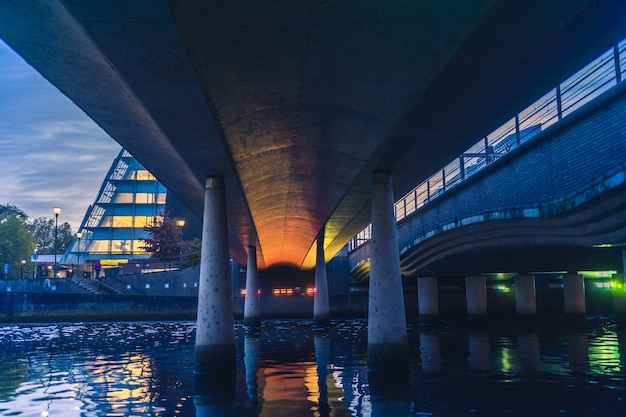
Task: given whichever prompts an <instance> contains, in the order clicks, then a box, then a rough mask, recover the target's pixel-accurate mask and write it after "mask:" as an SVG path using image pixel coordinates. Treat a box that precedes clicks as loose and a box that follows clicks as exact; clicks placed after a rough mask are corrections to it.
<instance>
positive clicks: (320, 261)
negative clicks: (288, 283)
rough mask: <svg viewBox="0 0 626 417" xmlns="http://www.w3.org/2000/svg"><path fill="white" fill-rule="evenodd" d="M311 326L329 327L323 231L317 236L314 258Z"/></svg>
mask: <svg viewBox="0 0 626 417" xmlns="http://www.w3.org/2000/svg"><path fill="white" fill-rule="evenodd" d="M313 324H314V325H315V326H321V327H325V326H329V325H330V304H329V302H328V276H327V274H326V258H325V257H324V229H322V231H321V232H320V234H319V235H318V236H317V252H316V258H315V295H314V298H313Z"/></svg>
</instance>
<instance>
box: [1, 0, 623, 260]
mask: <svg viewBox="0 0 626 417" xmlns="http://www.w3.org/2000/svg"><path fill="white" fill-rule="evenodd" d="M624 21H626V3H624V2H622V1H608V0H607V1H600V0H596V1H593V0H571V1H567V2H546V1H530V2H529V1H527V0H513V1H512V0H502V1H495V0H494V1H488V0H485V1H478V2H430V3H429V4H428V5H424V4H423V3H421V2H377V1H359V2H352V3H341V2H327V1H311V2H276V1H273V0H271V1H270V0H267V1H255V2H249V1H229V2H221V3H215V2H206V1H200V0H185V1H182V0H180V1H178V0H169V1H165V0H163V1H158V0H154V1H107V2H93V1H88V0H42V1H38V2H34V3H29V4H28V5H27V6H26V5H25V4H24V2H22V1H18V0H15V1H3V2H0V37H1V38H2V39H4V40H5V41H6V42H7V43H8V44H9V45H10V46H11V47H12V48H13V49H14V50H15V51H16V52H17V53H19V54H20V55H21V56H22V57H24V58H25V59H26V61H27V62H29V63H30V64H31V65H32V66H33V67H34V68H35V69H37V70H38V71H39V72H41V73H42V74H43V75H44V77H46V78H47V79H48V80H50V82H52V83H53V84H54V85H55V86H56V87H58V88H59V89H60V90H61V91H62V92H63V93H64V94H66V95H67V96H68V97H69V98H70V99H71V100H72V101H73V102H74V103H76V104H77V105H78V106H79V107H80V108H82V109H83V110H84V111H85V112H86V113H87V114H88V115H89V116H90V117H92V118H93V119H94V120H95V121H96V122H97V123H98V124H99V125H100V126H101V127H102V128H103V129H104V130H105V131H107V132H108V133H109V134H110V135H111V136H112V137H113V138H114V139H115V140H116V141H118V142H119V143H120V144H121V145H122V146H123V147H124V148H126V149H128V150H129V151H130V152H131V153H132V154H133V155H134V156H135V157H136V158H137V159H138V160H139V161H141V163H142V164H143V165H144V166H146V167H147V168H148V169H149V170H150V171H152V172H153V173H154V174H155V175H156V177H157V178H158V179H159V180H160V181H161V182H162V183H163V184H164V185H165V186H166V187H167V188H168V190H170V192H172V193H173V194H175V195H176V196H177V197H178V198H179V199H180V200H181V201H183V202H184V203H185V204H186V205H187V206H188V207H189V208H190V209H191V210H192V211H193V212H194V213H195V214H196V215H198V217H201V215H202V210H203V199H204V184H205V178H206V177H208V176H222V177H224V178H225V182H226V192H227V207H228V222H229V232H230V248H231V254H232V255H233V256H234V257H235V259H236V260H237V262H238V263H239V264H240V265H244V264H245V263H246V254H245V252H246V250H247V246H248V245H254V246H256V248H257V256H258V266H259V268H260V269H268V268H277V267H281V266H288V267H290V268H302V269H309V268H312V267H313V266H314V264H315V245H314V242H315V239H316V236H317V235H318V233H319V232H320V231H321V230H323V228H324V227H325V240H324V241H325V251H326V259H330V258H331V257H332V256H333V255H334V254H335V253H336V252H337V251H338V250H339V249H340V248H341V247H343V246H344V245H345V243H346V242H347V241H348V240H349V239H350V238H352V237H353V236H354V235H355V234H356V233H358V232H359V231H360V230H361V229H362V228H363V227H365V226H366V225H367V224H368V223H369V222H370V198H371V181H372V173H373V172H374V171H376V170H386V171H391V172H392V176H393V178H394V183H393V184H394V191H395V194H396V195H401V194H403V193H405V192H407V191H408V190H409V189H410V188H412V186H413V185H415V184H416V183H418V182H420V181H421V180H423V179H424V178H426V177H427V176H428V175H430V174H431V173H432V172H433V171H434V170H436V169H438V168H439V167H441V166H443V165H444V164H446V163H447V162H448V161H450V160H451V159H452V158H454V157H455V156H456V155H458V154H459V153H461V152H463V151H464V150H465V149H466V148H467V147H469V146H471V145H472V144H473V143H474V142H475V141H476V138H478V137H481V135H485V134H486V133H487V132H489V131H490V130H491V129H493V128H495V127H496V126H498V125H499V124H501V123H502V122H503V121H505V120H507V119H508V118H510V117H511V115H513V114H514V113H515V112H516V111H518V110H519V109H521V108H523V107H525V106H526V105H528V104H530V102H531V101H532V100H534V99H536V98H537V97H539V96H541V95H542V94H543V93H545V92H546V91H547V90H548V89H549V88H551V87H552V86H554V85H555V84H556V83H557V82H558V81H560V80H562V79H564V78H566V77H567V76H569V75H570V74H572V73H573V72H575V71H576V70H577V69H579V68H580V67H581V66H582V65H584V64H585V63H586V62H588V61H590V60H591V59H592V58H594V57H595V56H597V55H599V54H600V53H601V52H603V51H604V50H606V49H608V48H609V47H611V46H612V45H613V44H615V43H616V42H617V41H619V40H620V39H622V38H623V37H625V36H626V27H625V25H624V24H623V22H624Z"/></svg>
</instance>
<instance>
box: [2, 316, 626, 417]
mask: <svg viewBox="0 0 626 417" xmlns="http://www.w3.org/2000/svg"><path fill="white" fill-rule="evenodd" d="M366 333H367V324H366V322H365V321H364V320H344V321H334V322H333V325H332V326H331V328H330V330H328V331H326V332H319V331H313V330H312V324H311V322H310V321H267V322H264V324H263V326H262V328H261V330H260V331H256V332H254V331H249V330H246V329H244V327H243V326H242V325H241V324H240V323H238V324H237V325H236V337H237V353H238V355H237V358H238V362H237V364H238V365H237V366H238V369H237V373H236V379H235V381H234V384H233V386H232V387H230V386H229V385H228V384H227V383H225V384H224V386H220V387H219V388H218V389H219V391H220V395H219V396H218V399H219V401H216V400H215V398H214V397H213V396H212V395H205V394H204V393H202V392H200V391H197V390H196V387H197V385H196V382H197V379H196V377H195V375H194V373H193V365H194V363H193V356H194V355H193V342H194V338H195V326H194V324H193V323H191V322H167V323H152V322H142V323H78V324H49V325H48V324H46V325H18V324H15V325H12V324H5V325H0V353H1V355H2V356H1V357H2V360H1V361H0V416H38V417H41V416H44V417H45V416H81V417H85V416H189V417H191V416H194V417H209V416H218V415H219V416H255V417H261V416H271V417H282V416H285V417H286V416H320V417H324V416H328V417H330V416H333V417H344V416H359V417H380V416H385V417H387V416H422V417H423V416H508V415H510V416H516V415H520V416H522V415H524V416H529V415H533V416H552V415H554V416H616V415H624V414H625V413H626V403H625V401H626V384H625V383H624V359H625V356H624V348H625V347H626V339H625V338H624V335H625V334H626V333H625V331H624V330H622V329H621V328H620V327H619V326H618V325H617V324H616V323H615V321H614V320H613V319H612V318H611V317H590V318H588V319H587V320H586V321H585V322H582V323H577V324H574V325H565V322H564V321H563V320H559V319H554V320H552V321H548V322H544V321H542V322H541V323H540V324H535V325H512V324H511V323H505V324H502V323H500V324H490V325H487V324H482V325H480V326H468V325H467V323H450V322H443V321H442V322H440V323H438V324H436V325H426V324H418V323H412V324H410V326H409V341H410V346H411V353H412V356H411V363H408V364H406V365H407V368H410V379H409V381H407V382H406V383H403V381H394V380H393V378H391V379H387V380H384V381H382V383H381V381H379V382H378V383H374V380H372V381H368V374H367V364H366ZM231 388H232V389H231ZM222 392H223V393H224V395H222V394H221V393H222ZM209 394H211V393H209Z"/></svg>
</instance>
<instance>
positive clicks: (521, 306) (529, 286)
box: [514, 275, 537, 315]
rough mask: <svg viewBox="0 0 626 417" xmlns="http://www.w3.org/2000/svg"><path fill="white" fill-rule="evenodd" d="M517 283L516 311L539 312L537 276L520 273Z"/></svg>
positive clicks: (530, 313) (524, 313)
mask: <svg viewBox="0 0 626 417" xmlns="http://www.w3.org/2000/svg"><path fill="white" fill-rule="evenodd" d="M514 283H515V311H516V312H517V314H519V315H532V314H536V313H537V297H536V292H535V277H534V276H533V275H518V276H516V277H515V278H514Z"/></svg>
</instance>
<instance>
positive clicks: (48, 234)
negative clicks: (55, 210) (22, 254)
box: [31, 217, 73, 255]
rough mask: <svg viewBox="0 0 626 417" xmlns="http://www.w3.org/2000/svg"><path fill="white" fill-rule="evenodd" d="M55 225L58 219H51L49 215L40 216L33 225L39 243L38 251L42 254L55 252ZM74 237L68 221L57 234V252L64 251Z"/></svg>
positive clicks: (33, 231)
mask: <svg viewBox="0 0 626 417" xmlns="http://www.w3.org/2000/svg"><path fill="white" fill-rule="evenodd" d="M55 226H56V219H49V218H47V217H38V218H36V219H35V220H34V221H33V223H32V225H31V228H32V233H33V236H34V237H35V242H36V245H37V252H39V253H40V254H42V255H52V254H54V232H55ZM72 239H73V236H72V228H71V226H70V224H69V223H67V222H65V223H63V224H61V225H60V226H59V229H58V234H57V254H60V253H64V252H65V250H66V249H67V247H68V246H69V244H70V242H71V241H72Z"/></svg>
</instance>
